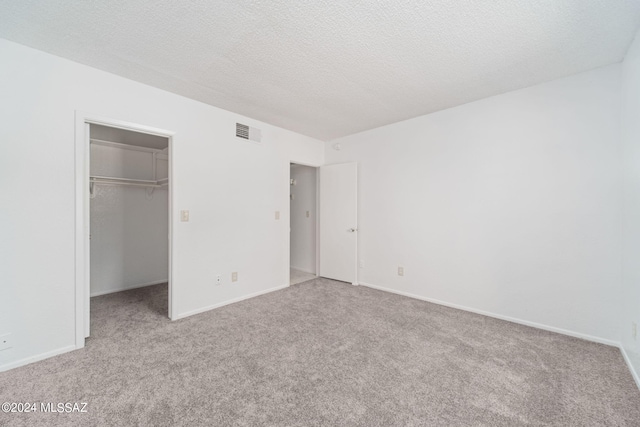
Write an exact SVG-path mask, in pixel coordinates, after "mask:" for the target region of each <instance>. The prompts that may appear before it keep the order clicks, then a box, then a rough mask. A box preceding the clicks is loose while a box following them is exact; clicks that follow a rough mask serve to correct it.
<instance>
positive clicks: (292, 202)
mask: <svg viewBox="0 0 640 427" xmlns="http://www.w3.org/2000/svg"><path fill="white" fill-rule="evenodd" d="M289 166H290V171H289V172H290V173H289V186H290V192H289V209H290V215H289V219H290V233H289V239H290V244H289V248H290V251H289V264H290V268H289V284H290V285H296V284H298V283H302V282H306V281H309V280H312V279H315V278H316V277H317V271H318V270H317V253H318V251H317V246H318V238H317V236H318V221H317V218H318V215H317V206H318V204H317V195H318V175H317V168H315V167H311V166H305V165H300V164H296V163H291V164H290V165H289Z"/></svg>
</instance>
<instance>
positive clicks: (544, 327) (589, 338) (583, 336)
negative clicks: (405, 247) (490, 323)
mask: <svg viewBox="0 0 640 427" xmlns="http://www.w3.org/2000/svg"><path fill="white" fill-rule="evenodd" d="M360 285H362V286H366V287H368V288H371V289H377V290H379V291H384V292H390V293H392V294H397V295H402V296H405V297H409V298H414V299H418V300H421V301H426V302H430V303H433V304H438V305H443V306H445V307H451V308H455V309H458V310H464V311H468V312H470V313H475V314H481V315H483V316H488V317H493V318H495V319H500V320H506V321H507V322H512V323H518V324H520V325H525V326H530V327H532V328H537V329H542V330H545V331H549V332H555V333H558V334H562V335H567V336H570V337H574V338H580V339H583V340H586V341H592V342H596V343H599V344H605V345H610V346H612V347H620V343H619V342H617V341H613V340H609V339H606V338H600V337H596V336H593V335H588V334H583V333H580V332H574V331H570V330H568V329H562V328H556V327H554V326H549V325H544V324H542V323H536V322H530V321H528V320H522V319H518V318H515V317H509V316H503V315H501V314H496V313H491V312H489V311H484V310H477V309H475V308H471V307H466V306H463V305H459V304H453V303H449V302H446V301H440V300H437V299H433V298H427V297H423V296H420V295H415V294H411V293H409V292H403V291H398V290H395V289H390V288H385V287H383V286H377V285H372V284H369V283H364V282H360Z"/></svg>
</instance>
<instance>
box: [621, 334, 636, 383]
mask: <svg viewBox="0 0 640 427" xmlns="http://www.w3.org/2000/svg"><path fill="white" fill-rule="evenodd" d="M620 352H621V353H622V357H623V358H624V361H625V362H626V363H627V367H628V368H629V370H630V371H631V376H632V377H633V379H634V380H635V382H636V385H637V386H638V389H640V376H639V375H638V373H637V372H636V370H635V368H634V367H633V364H632V363H631V358H629V355H628V354H627V352H626V350H625V349H624V347H623V346H622V344H620Z"/></svg>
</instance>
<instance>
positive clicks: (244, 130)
mask: <svg viewBox="0 0 640 427" xmlns="http://www.w3.org/2000/svg"><path fill="white" fill-rule="evenodd" d="M236 136H237V137H238V138H243V139H248V140H249V141H253V142H260V141H261V140H262V132H261V131H260V129H258V128H254V127H251V126H247V125H243V124H242V123H236Z"/></svg>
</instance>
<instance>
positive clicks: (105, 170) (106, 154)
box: [75, 112, 174, 348]
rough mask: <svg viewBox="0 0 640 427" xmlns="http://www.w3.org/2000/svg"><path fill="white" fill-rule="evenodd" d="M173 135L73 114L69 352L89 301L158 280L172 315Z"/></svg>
mask: <svg viewBox="0 0 640 427" xmlns="http://www.w3.org/2000/svg"><path fill="white" fill-rule="evenodd" d="M172 139H173V133H172V132H169V131H164V130H161V129H156V128H151V127H147V126H142V125H137V124H133V123H127V122H122V121H117V120H112V119H108V118H100V117H95V116H88V115H86V114H83V113H80V112H76V201H77V202H76V310H75V311H76V348H81V347H84V339H85V338H86V337H88V336H89V335H90V324H91V323H90V320H91V308H90V307H91V297H92V296H94V297H95V296H99V295H104V294H109V293H115V292H120V291H125V290H130V289H134V288H140V287H144V286H151V285H155V284H158V283H164V284H166V285H158V286H159V287H160V288H159V289H164V290H163V292H167V294H166V295H165V298H166V300H167V304H166V305H168V307H167V308H164V309H163V313H164V314H163V315H164V316H168V317H170V318H173V317H174V316H173V315H172V314H173V307H172V299H173V298H172V293H173V292H172V291H173V289H172V283H171V270H172V266H171V260H172V256H171V252H172V251H171V230H172V227H171V211H172V210H171V205H172V197H171V196H172V192H171V189H172V182H171V171H172V167H171V165H172V159H171V145H172Z"/></svg>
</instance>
